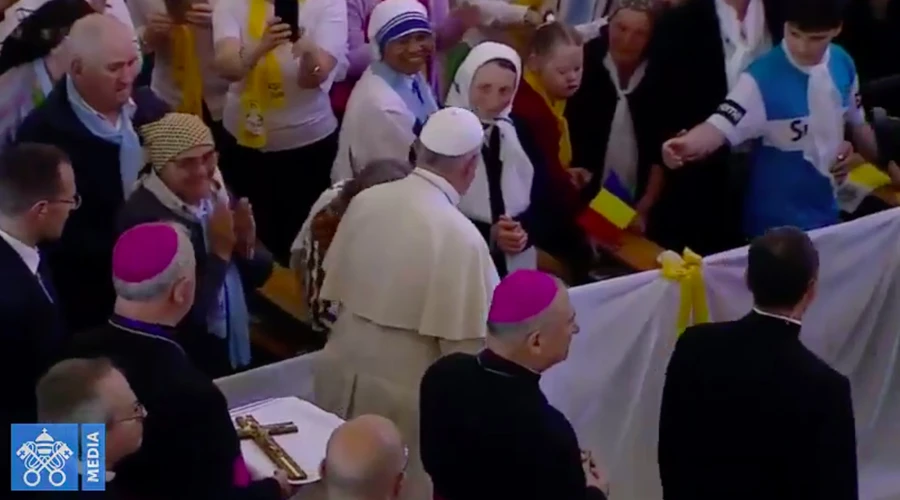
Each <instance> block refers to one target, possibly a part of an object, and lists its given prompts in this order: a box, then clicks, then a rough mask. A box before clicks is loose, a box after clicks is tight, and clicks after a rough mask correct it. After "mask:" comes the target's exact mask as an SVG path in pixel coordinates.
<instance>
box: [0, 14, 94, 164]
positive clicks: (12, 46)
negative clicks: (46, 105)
mask: <svg viewBox="0 0 900 500" xmlns="http://www.w3.org/2000/svg"><path fill="white" fill-rule="evenodd" d="M93 12H94V9H93V7H91V5H90V4H89V3H87V2H85V1H84V0H51V1H49V2H47V3H45V4H43V5H41V6H40V7H39V8H38V9H37V10H36V11H34V12H33V13H32V14H31V15H30V16H28V17H27V18H25V20H23V21H22V23H21V24H19V25H18V26H17V27H16V29H15V30H13V32H12V33H11V34H10V35H9V36H8V37H7V38H6V39H5V40H3V46H2V48H0V149H2V148H3V147H4V146H5V145H6V144H8V143H9V142H11V141H12V140H13V139H14V135H15V133H16V129H18V128H19V125H20V124H21V123H22V121H23V120H24V119H25V117H26V116H27V115H28V113H30V112H31V110H32V109H34V108H35V107H37V106H38V105H39V104H40V103H42V102H43V101H44V98H45V97H46V96H47V94H49V93H50V91H51V90H52V89H53V85H54V84H55V83H56V81H57V80H59V78H61V77H62V75H64V74H65V72H66V65H67V64H68V61H67V60H66V56H65V50H64V49H65V46H64V44H63V41H64V40H65V38H66V35H68V33H69V28H71V27H72V24H74V23H75V21H77V20H79V19H81V18H82V17H84V16H86V15H88V14H92V13H93Z"/></svg>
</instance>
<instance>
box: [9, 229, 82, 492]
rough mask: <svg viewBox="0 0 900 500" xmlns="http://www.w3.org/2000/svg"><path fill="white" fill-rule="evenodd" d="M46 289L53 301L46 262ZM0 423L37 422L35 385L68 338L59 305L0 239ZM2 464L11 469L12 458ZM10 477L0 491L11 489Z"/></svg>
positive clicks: (51, 285)
mask: <svg viewBox="0 0 900 500" xmlns="http://www.w3.org/2000/svg"><path fill="white" fill-rule="evenodd" d="M38 271H39V272H41V273H42V275H43V278H42V280H43V281H44V286H46V287H47V291H48V292H49V293H50V295H51V296H53V297H55V292H54V289H53V283H52V281H51V280H50V276H49V273H47V270H46V267H45V266H44V265H43V263H42V264H41V265H40V266H39V268H38ZM0 277H2V279H0V325H2V326H0V345H2V346H3V353H4V354H5V356H4V359H3V360H2V361H0V380H3V385H2V389H0V401H3V403H2V404H0V425H2V426H3V429H9V424H11V423H29V422H35V421H36V419H37V401H36V398H35V392H34V390H35V385H37V381H38V379H39V378H40V377H41V375H43V374H44V372H45V371H47V369H48V368H49V367H50V366H51V365H53V363H55V362H56V361H57V359H59V354H60V352H61V349H62V347H63V343H64V342H65V340H66V339H65V335H64V333H63V332H64V330H63V327H62V324H61V322H60V318H59V312H58V310H57V307H56V303H55V302H52V301H51V300H50V299H48V298H47V295H46V294H45V293H44V291H43V289H41V286H40V284H39V283H38V281H37V279H36V278H35V276H34V274H32V273H31V270H30V269H28V266H27V265H26V264H25V262H24V261H23V260H22V258H21V257H20V256H19V254H18V253H16V251H15V250H14V249H13V248H12V247H11V246H10V245H9V243H7V242H6V240H4V239H2V238H0ZM2 436H3V438H2V439H0V446H5V447H6V448H4V449H9V431H4V432H3V433H2ZM3 456H4V457H5V458H3V459H2V460H0V466H6V467H7V468H8V463H9V459H10V458H9V457H10V455H9V454H4V455H3ZM8 484H9V475H4V479H3V480H2V481H0V488H3V486H4V485H7V486H6V487H5V488H3V491H9V486H8Z"/></svg>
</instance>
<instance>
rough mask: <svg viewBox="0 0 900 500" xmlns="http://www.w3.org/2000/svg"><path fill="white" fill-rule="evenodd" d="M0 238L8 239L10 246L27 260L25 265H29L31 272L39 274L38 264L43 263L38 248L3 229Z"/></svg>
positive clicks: (24, 260)
mask: <svg viewBox="0 0 900 500" xmlns="http://www.w3.org/2000/svg"><path fill="white" fill-rule="evenodd" d="M0 238H3V239H4V240H6V242H7V243H9V246H11V247H12V249H13V250H15V251H16V253H17V254H19V257H21V258H22V261H23V262H25V265H26V266H28V270H29V271H31V274H37V272H38V265H39V264H40V263H41V254H40V253H38V249H37V248H35V247H31V246H28V245H26V244H25V243H22V242H21V241H19V240H17V239H15V238H14V237H12V236H11V235H10V234H9V233H7V232H6V231H3V230H2V229H0Z"/></svg>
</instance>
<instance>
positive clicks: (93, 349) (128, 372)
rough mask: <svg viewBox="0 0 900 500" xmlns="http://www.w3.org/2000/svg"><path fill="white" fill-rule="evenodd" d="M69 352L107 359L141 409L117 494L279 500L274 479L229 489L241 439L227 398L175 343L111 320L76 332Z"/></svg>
mask: <svg viewBox="0 0 900 500" xmlns="http://www.w3.org/2000/svg"><path fill="white" fill-rule="evenodd" d="M70 355H71V356H72V357H87V358H90V357H101V356H102V357H107V358H110V359H111V360H112V361H113V363H114V364H115V365H116V366H118V367H119V369H121V370H122V373H123V374H124V375H125V378H127V379H128V383H129V384H130V385H131V387H132V389H133V390H134V393H135V395H136V396H137V397H138V399H139V400H140V401H141V403H143V404H144V406H145V407H146V409H147V418H146V419H145V420H144V440H143V443H142V445H141V449H140V450H139V451H138V452H137V453H135V454H134V455H131V456H129V457H126V458H125V459H124V460H123V461H122V462H121V463H119V464H117V466H116V483H118V485H119V487H120V489H121V490H122V491H123V492H128V493H130V494H133V493H137V494H139V496H141V497H146V498H160V499H162V498H165V499H173V500H180V499H195V498H196V499H210V500H212V499H217V500H218V499H221V500H278V499H279V498H280V490H279V486H278V483H277V482H276V481H275V480H274V479H264V480H262V481H256V482H253V483H251V485H250V486H249V487H247V488H236V487H234V486H233V474H234V461H235V459H236V458H237V456H238V454H239V453H240V443H239V441H238V437H237V433H236V431H235V428H234V424H233V423H232V421H231V417H230V416H229V414H228V405H227V403H226V401H225V396H223V395H222V393H221V392H220V391H219V389H218V388H217V387H216V385H215V384H214V383H213V381H212V380H211V379H210V378H209V377H207V376H206V375H205V374H203V373H202V372H200V371H199V370H198V369H197V368H195V367H194V366H193V365H192V364H191V363H190V362H189V360H188V358H187V356H186V355H185V354H184V352H183V351H182V350H181V349H180V348H179V347H178V345H177V344H174V343H172V342H168V341H166V340H162V339H159V338H154V337H152V336H144V335H138V334H134V333H128V332H125V331H123V330H120V329H118V328H115V327H113V326H110V325H106V326H103V327H100V328H98V329H95V330H93V331H90V332H84V333H81V334H77V335H75V338H74V342H73V347H72V349H71V351H70Z"/></svg>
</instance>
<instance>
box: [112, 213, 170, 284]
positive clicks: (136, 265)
mask: <svg viewBox="0 0 900 500" xmlns="http://www.w3.org/2000/svg"><path fill="white" fill-rule="evenodd" d="M177 255H178V230H177V229H175V227H174V226H172V225H171V224H166V223H164V222H153V223H149V224H140V225H137V226H134V227H133V228H131V229H129V230H128V231H125V232H124V233H122V235H121V236H119V239H118V241H116V246H115V247H114V248H113V256H112V272H113V276H114V277H115V278H116V279H119V280H121V281H122V282H124V283H141V282H143V281H147V280H149V279H153V278H155V277H157V276H159V275H160V274H161V273H162V272H163V271H165V270H166V269H167V268H168V267H169V265H170V264H172V261H173V260H174V259H175V257H176V256H177Z"/></svg>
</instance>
